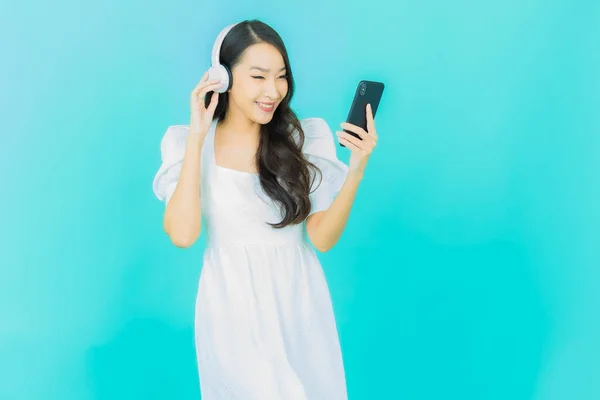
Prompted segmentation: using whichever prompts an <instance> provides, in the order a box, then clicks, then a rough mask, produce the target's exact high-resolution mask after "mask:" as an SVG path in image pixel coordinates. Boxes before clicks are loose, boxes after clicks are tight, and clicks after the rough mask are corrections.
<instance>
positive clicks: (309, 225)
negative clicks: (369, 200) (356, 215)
mask: <svg viewBox="0 0 600 400" xmlns="http://www.w3.org/2000/svg"><path fill="white" fill-rule="evenodd" d="M361 179H362V174H360V175H358V174H348V176H347V177H346V180H345V181H344V184H343V185H342V188H341V189H340V191H339V193H338V194H337V196H336V197H335V199H334V200H333V203H332V204H331V206H329V208H328V209H327V210H325V211H320V212H316V213H314V214H312V215H310V216H309V217H308V218H307V220H306V231H307V234H308V238H309V239H310V241H311V243H312V244H313V246H315V248H316V249H317V250H319V251H321V252H326V251H328V250H330V249H331V248H332V247H333V246H334V245H335V244H336V243H337V241H338V240H339V239H340V237H341V236H342V232H343V231H344V229H345V227H346V223H347V222H348V217H349V216H350V210H351V209H352V204H353V203H354V198H355V196H356V191H357V190H358V186H359V184H360V181H361Z"/></svg>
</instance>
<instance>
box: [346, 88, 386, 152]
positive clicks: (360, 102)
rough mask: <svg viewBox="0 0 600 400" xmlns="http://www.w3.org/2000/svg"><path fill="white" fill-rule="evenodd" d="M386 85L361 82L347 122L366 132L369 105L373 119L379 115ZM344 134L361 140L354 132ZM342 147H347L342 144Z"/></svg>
mask: <svg viewBox="0 0 600 400" xmlns="http://www.w3.org/2000/svg"><path fill="white" fill-rule="evenodd" d="M384 88H385V85H384V84H383V82H376V81H366V80H363V81H360V82H359V83H358V85H357V86H356V92H355V93H354V99H353V100H352V105H351V106H350V111H349V112H348V118H346V122H348V123H349V124H352V125H356V126H359V127H361V128H363V129H364V130H365V131H366V130H367V104H371V110H372V111H373V118H375V114H376V113H377V108H378V107H379V102H380V101H381V96H382V95H383V89H384ZM344 132H346V133H349V134H350V135H352V136H354V137H356V138H358V139H360V137H359V136H358V135H357V134H355V133H354V132H350V131H348V130H346V129H344ZM340 145H341V146H342V147H346V146H344V145H343V144H341V143H340Z"/></svg>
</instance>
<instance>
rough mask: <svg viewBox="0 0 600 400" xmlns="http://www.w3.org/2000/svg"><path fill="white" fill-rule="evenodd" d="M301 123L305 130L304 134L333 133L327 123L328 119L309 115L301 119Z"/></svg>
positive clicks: (320, 135) (309, 135) (321, 134)
mask: <svg viewBox="0 0 600 400" xmlns="http://www.w3.org/2000/svg"><path fill="white" fill-rule="evenodd" d="M300 125H301V126H302V130H303V131H304V136H305V137H308V138H311V137H322V136H328V135H331V129H330V128H329V125H328V124H327V121H325V119H323V118H319V117H308V118H304V119H301V120H300Z"/></svg>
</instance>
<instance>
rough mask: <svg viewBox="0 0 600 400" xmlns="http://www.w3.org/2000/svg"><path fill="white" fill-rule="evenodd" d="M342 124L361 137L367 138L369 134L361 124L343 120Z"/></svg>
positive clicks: (344, 127)
mask: <svg viewBox="0 0 600 400" xmlns="http://www.w3.org/2000/svg"><path fill="white" fill-rule="evenodd" d="M340 126H341V127H342V128H343V129H345V130H347V131H350V132H353V133H356V134H357V135H358V136H359V137H360V138H361V139H363V140H364V139H366V138H367V137H368V136H369V134H368V133H367V131H365V130H364V129H363V128H361V127H360V126H356V125H353V124H349V123H347V122H342V123H341V124H340Z"/></svg>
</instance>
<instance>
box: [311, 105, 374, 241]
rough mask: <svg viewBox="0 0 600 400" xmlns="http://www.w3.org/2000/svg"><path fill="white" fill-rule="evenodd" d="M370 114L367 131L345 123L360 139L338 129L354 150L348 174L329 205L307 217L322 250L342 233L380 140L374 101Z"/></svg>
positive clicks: (345, 143) (314, 239) (346, 128)
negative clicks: (378, 139) (373, 110)
mask: <svg viewBox="0 0 600 400" xmlns="http://www.w3.org/2000/svg"><path fill="white" fill-rule="evenodd" d="M366 114H367V131H365V130H364V129H362V128H360V127H358V126H356V125H352V124H348V123H345V122H344V123H342V124H341V127H342V128H343V129H345V130H348V131H350V132H354V133H356V134H357V135H358V136H359V137H360V139H358V138H356V137H354V136H352V135H350V134H348V133H346V132H344V131H337V132H336V134H337V137H338V140H339V141H340V143H342V144H343V145H344V146H346V147H347V148H348V149H350V150H351V151H352V154H351V155H350V165H349V169H348V175H347V176H346V180H345V181H344V184H343V185H342V187H341V189H340V191H339V192H338V194H337V196H336V197H335V199H334V200H333V202H332V203H331V205H330V206H329V208H328V209H327V210H325V211H319V212H316V213H314V214H312V215H310V216H309V217H308V218H307V220H306V231H307V234H308V238H309V239H310V241H311V243H312V244H313V246H315V248H316V249H317V250H319V251H321V252H325V251H328V250H330V249H331V248H332V247H333V246H334V245H335V244H336V243H337V241H338V240H339V239H340V237H341V236H342V232H343V231H344V228H345V227H346V222H348V217H349V215H350V210H351V209H352V204H353V203H354V198H355V197H356V191H357V190H358V186H359V184H360V182H361V180H362V178H363V174H364V171H365V167H366V165H367V161H368V160H369V157H370V156H371V153H372V152H373V150H374V149H375V145H376V144H377V131H376V129H375V121H374V119H373V112H372V110H371V106H370V105H367V110H366Z"/></svg>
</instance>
